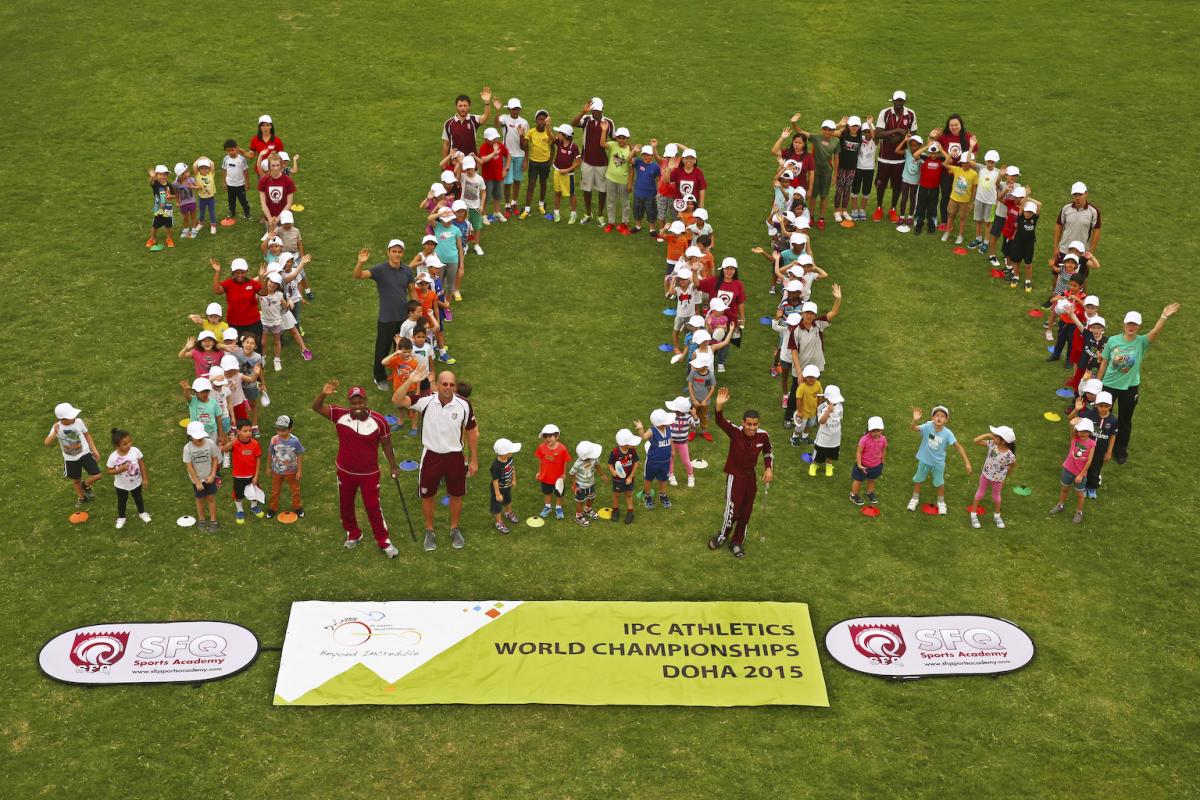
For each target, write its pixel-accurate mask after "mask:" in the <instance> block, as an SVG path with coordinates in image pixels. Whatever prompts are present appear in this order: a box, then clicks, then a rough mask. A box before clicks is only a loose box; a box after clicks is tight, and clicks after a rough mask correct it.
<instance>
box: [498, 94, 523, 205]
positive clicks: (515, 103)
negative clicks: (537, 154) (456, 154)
mask: <svg viewBox="0 0 1200 800" xmlns="http://www.w3.org/2000/svg"><path fill="white" fill-rule="evenodd" d="M496 124H497V125H498V126H500V130H501V131H502V132H503V133H504V147H505V148H506V149H507V150H508V155H509V163H508V172H507V173H505V175H504V216H506V217H511V216H513V215H514V214H516V213H517V198H519V197H520V196H521V176H522V174H523V173H524V171H525V147H524V145H525V134H527V133H528V132H529V123H528V122H526V121H525V118H524V117H522V116H521V101H520V100H518V99H517V98H515V97H514V98H512V99H510V100H509V101H508V113H507V114H502V115H501V116H500V119H498V120H497V121H496Z"/></svg>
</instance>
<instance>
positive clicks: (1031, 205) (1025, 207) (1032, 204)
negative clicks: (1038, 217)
mask: <svg viewBox="0 0 1200 800" xmlns="http://www.w3.org/2000/svg"><path fill="white" fill-rule="evenodd" d="M1021 210H1022V211H1034V212H1036V211H1037V210H1038V205H1037V203H1035V202H1033V201H1032V200H1029V201H1028V202H1026V203H1025V205H1023V206H1021Z"/></svg>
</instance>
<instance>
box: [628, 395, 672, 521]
mask: <svg viewBox="0 0 1200 800" xmlns="http://www.w3.org/2000/svg"><path fill="white" fill-rule="evenodd" d="M674 421H675V415H674V414H673V413H671V412H670V411H664V410H663V409H661V408H656V409H654V410H653V411H651V412H650V429H649V430H646V429H645V428H643V427H642V421H641V420H638V421H637V422H636V423H635V424H634V428H635V429H636V430H637V432H638V436H640V437H641V438H642V441H643V442H645V441H649V442H650V447H649V449H648V450H646V468H645V470H643V472H642V501H643V502H644V503H645V504H646V508H654V492H653V487H652V486H651V482H652V481H657V482H658V500H659V502H660V503H662V507H663V508H670V507H671V498H669V497H667V476H668V475H669V474H670V472H671V431H670V428H669V426H670V425H671V423H673V422H674Z"/></svg>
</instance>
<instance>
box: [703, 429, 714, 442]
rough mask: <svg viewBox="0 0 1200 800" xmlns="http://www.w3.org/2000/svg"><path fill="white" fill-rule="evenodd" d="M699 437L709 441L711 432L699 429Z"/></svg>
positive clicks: (711, 438)
mask: <svg viewBox="0 0 1200 800" xmlns="http://www.w3.org/2000/svg"><path fill="white" fill-rule="evenodd" d="M700 438H701V439H703V440H704V441H706V442H711V441H712V440H713V437H712V434H711V433H709V432H708V431H700Z"/></svg>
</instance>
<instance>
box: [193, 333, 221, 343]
mask: <svg viewBox="0 0 1200 800" xmlns="http://www.w3.org/2000/svg"><path fill="white" fill-rule="evenodd" d="M205 339H212V340H213V341H214V342H215V341H216V340H217V335H216V334H215V333H213V332H212V331H200V335H199V336H197V337H196V341H197V342H203V341H204V340H205Z"/></svg>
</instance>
